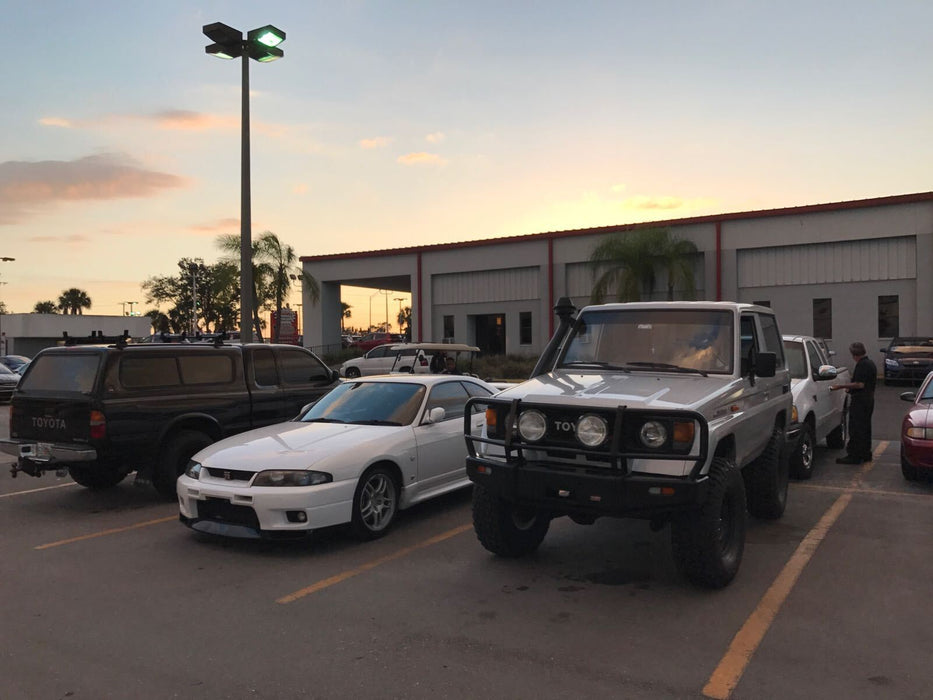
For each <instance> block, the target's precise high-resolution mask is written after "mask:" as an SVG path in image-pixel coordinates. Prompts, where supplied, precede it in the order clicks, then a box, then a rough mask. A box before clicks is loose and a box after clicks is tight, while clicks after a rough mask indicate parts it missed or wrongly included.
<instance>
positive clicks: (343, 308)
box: [340, 301, 353, 333]
mask: <svg viewBox="0 0 933 700" xmlns="http://www.w3.org/2000/svg"><path fill="white" fill-rule="evenodd" d="M352 308H353V307H352V306H351V305H350V304H348V303H347V302H345V301H342V302H340V332H341V333H343V331H344V328H343V321H344V319H348V318H350V317H351V316H352V315H353V314H352V313H351V312H350V309H352Z"/></svg>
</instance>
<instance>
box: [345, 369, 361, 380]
mask: <svg viewBox="0 0 933 700" xmlns="http://www.w3.org/2000/svg"><path fill="white" fill-rule="evenodd" d="M346 375H347V379H357V378H359V376H360V370H359V368H357V367H347V371H346Z"/></svg>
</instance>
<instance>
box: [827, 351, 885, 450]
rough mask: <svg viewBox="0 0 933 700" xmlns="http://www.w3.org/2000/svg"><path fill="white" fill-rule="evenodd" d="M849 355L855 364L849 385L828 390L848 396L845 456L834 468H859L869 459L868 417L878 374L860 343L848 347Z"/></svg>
mask: <svg viewBox="0 0 933 700" xmlns="http://www.w3.org/2000/svg"><path fill="white" fill-rule="evenodd" d="M849 352H850V353H851V354H852V359H853V360H855V369H854V370H853V371H852V381H851V382H849V383H848V384H836V385H835V386H831V387H830V391H835V390H837V389H845V390H846V391H847V392H849V444H848V445H846V456H845V457H840V458H839V459H837V460H836V463H837V464H861V463H862V462H870V461H871V459H872V454H871V414H872V413H873V412H874V410H875V381H876V380H877V375H878V370H877V369H876V368H875V363H874V362H872V361H871V360H870V359H868V356H867V355H866V354H865V346H864V345H863V344H862V343H859V342H855V343H852V344H851V345H850V346H849Z"/></svg>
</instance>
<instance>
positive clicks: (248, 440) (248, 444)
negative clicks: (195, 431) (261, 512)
mask: <svg viewBox="0 0 933 700" xmlns="http://www.w3.org/2000/svg"><path fill="white" fill-rule="evenodd" d="M408 429H409V427H408V426H385V425H347V424H344V423H300V422H297V421H295V422H289V423H278V424H276V425H270V426H267V427H265V428H257V429H256V430H250V431H248V432H245V433H240V434H239V435H234V436H232V437H228V438H225V439H223V440H221V441H219V442H215V443H214V444H213V445H210V446H209V447H205V448H204V449H203V450H201V451H200V452H198V453H197V454H196V455H195V456H194V458H193V459H194V460H195V461H197V462H200V463H201V464H202V465H204V466H206V467H222V468H224V469H239V470H242V471H253V472H258V471H262V470H263V469H270V468H274V469H307V468H309V467H311V466H312V465H314V464H316V463H318V462H321V461H323V460H325V459H327V458H329V457H331V456H333V455H336V454H338V453H340V452H346V451H349V450H354V451H355V450H359V449H361V448H365V446H366V445H367V444H368V443H370V442H376V443H378V444H379V445H380V448H379V449H377V451H381V448H382V446H383V444H384V443H385V441H386V439H387V438H388V437H389V436H390V435H391V434H392V433H395V432H398V431H400V430H408ZM374 449H376V448H374Z"/></svg>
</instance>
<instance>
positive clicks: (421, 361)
mask: <svg viewBox="0 0 933 700" xmlns="http://www.w3.org/2000/svg"><path fill="white" fill-rule="evenodd" d="M418 362H420V363H421V366H422V367H427V365H428V361H427V360H426V359H425V357H424V355H422V356H421V357H419V358H418Z"/></svg>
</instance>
